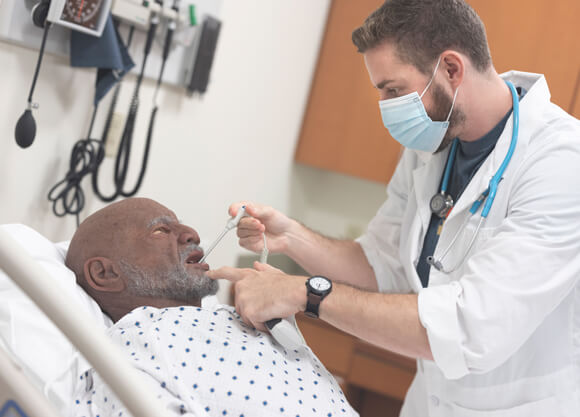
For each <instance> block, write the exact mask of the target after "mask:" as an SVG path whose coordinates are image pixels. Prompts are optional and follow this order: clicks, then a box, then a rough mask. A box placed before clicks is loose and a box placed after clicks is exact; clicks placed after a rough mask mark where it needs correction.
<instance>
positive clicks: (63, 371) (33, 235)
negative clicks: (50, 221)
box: [0, 225, 166, 417]
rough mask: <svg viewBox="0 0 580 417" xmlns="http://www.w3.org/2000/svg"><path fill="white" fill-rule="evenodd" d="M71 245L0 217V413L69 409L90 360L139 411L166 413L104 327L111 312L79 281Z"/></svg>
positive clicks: (11, 416)
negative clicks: (70, 261)
mask: <svg viewBox="0 0 580 417" xmlns="http://www.w3.org/2000/svg"><path fill="white" fill-rule="evenodd" d="M66 250H67V244H66V243H61V244H53V243H52V242H50V241H49V240H47V239H46V238H44V237H43V236H42V235H40V234H39V233H37V232H35V231H34V230H32V229H30V228H28V227H26V226H23V225H0V417H21V416H26V417H40V416H43V417H56V416H59V415H60V416H68V415H69V414H70V407H71V405H72V398H73V390H74V386H75V382H76V378H77V377H78V376H79V375H81V374H82V373H83V372H84V371H85V370H88V369H89V368H91V367H94V368H95V369H96V370H97V372H98V373H99V374H100V375H101V377H102V378H103V379H104V380H105V382H106V383H107V384H108V385H109V386H110V387H111V389H112V390H114V391H115V393H116V394H117V396H118V398H119V399H120V400H121V401H122V402H123V403H124V404H125V406H126V407H127V409H128V410H129V411H130V412H131V413H132V414H133V415H134V416H139V417H141V416H143V417H160V416H163V415H165V414H166V413H165V412H164V411H163V407H162V405H161V404H159V403H158V402H157V401H156V398H154V396H153V395H150V394H149V391H148V387H147V386H145V385H144V383H143V382H142V381H141V379H140V378H139V376H138V373H137V371H136V370H135V369H134V368H132V367H131V365H130V364H129V363H128V362H127V361H126V359H125V358H124V357H123V356H122V354H121V352H120V351H119V350H118V349H117V348H116V347H115V346H114V345H113V344H112V342H111V341H110V340H109V339H108V338H107V336H106V335H105V329H106V327H107V326H109V325H110V324H111V322H110V319H109V318H108V317H106V316H105V315H104V314H103V313H102V312H101V310H100V309H99V307H98V305H97V304H96V302H95V301H94V300H92V299H91V298H90V297H89V296H88V295H87V294H86V293H85V292H84V291H83V290H82V288H80V287H79V286H78V285H76V280H75V276H74V273H73V272H72V271H71V270H69V269H68V268H66V266H65V265H64V259H65V255H66ZM24 293H26V294H27V295H25V294H24ZM35 304H36V305H35ZM37 306H38V307H37ZM41 310H42V312H44V314H43V313H42V312H41ZM47 317H48V318H50V320H49V319H48V318H47ZM53 323H55V324H56V326H58V327H56V326H55V325H54V324H53ZM59 329H60V330H59ZM65 336H66V337H65ZM67 338H68V340H70V342H72V344H71V343H69V341H68V340H67ZM73 345H74V346H73ZM85 358H86V359H85ZM89 363H90V364H89ZM91 365H92V366H91Z"/></svg>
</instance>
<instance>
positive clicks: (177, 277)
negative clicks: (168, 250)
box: [120, 251, 219, 302]
mask: <svg viewBox="0 0 580 417" xmlns="http://www.w3.org/2000/svg"><path fill="white" fill-rule="evenodd" d="M188 253H191V252H190V251H189V252H188ZM182 257H183V256H182ZM120 267H121V270H122V272H123V273H124V274H125V275H126V276H127V278H128V282H127V290H128V291H129V293H130V294H132V295H135V296H141V297H156V298H167V299H170V300H176V301H184V302H191V301H194V300H201V299H202V298H203V297H205V296H206V295H214V294H215V293H217V290H218V288H219V285H218V283H217V281H214V280H213V279H211V278H209V277H207V276H206V275H205V274H202V273H201V271H200V274H199V275H198V274H192V273H189V272H188V271H187V270H186V269H185V266H184V265H183V263H181V264H180V265H176V266H175V268H174V270H173V271H170V272H169V273H167V272H166V273H161V275H166V276H164V277H159V276H157V277H156V276H155V275H156V273H155V272H153V271H144V270H143V269H141V268H138V267H137V266H135V265H131V264H129V263H128V262H125V261H121V262H120Z"/></svg>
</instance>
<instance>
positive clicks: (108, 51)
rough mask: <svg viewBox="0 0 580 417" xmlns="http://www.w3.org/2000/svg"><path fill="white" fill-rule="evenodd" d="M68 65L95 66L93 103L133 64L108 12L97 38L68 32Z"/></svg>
mask: <svg viewBox="0 0 580 417" xmlns="http://www.w3.org/2000/svg"><path fill="white" fill-rule="evenodd" d="M70 65H71V67H84V68H91V67H94V68H97V80H96V85H95V104H97V103H98V102H99V101H100V100H101V99H102V98H103V97H104V96H105V94H107V92H108V91H109V90H110V89H111V88H112V87H113V86H114V85H115V83H117V82H118V81H119V80H120V79H121V78H123V76H124V75H125V74H126V73H127V72H129V71H130V70H131V68H133V67H134V66H135V63H134V62H133V60H132V59H131V56H130V55H129V51H128V50H127V47H126V46H125V44H124V43H123V40H122V39H121V36H120V35H119V32H118V30H117V27H116V25H115V24H114V23H113V18H112V17H111V15H109V17H108V18H107V23H106V24H105V27H104V29H103V33H102V35H101V36H100V37H96V36H92V35H88V34H85V33H82V32H77V31H74V30H73V31H72V32H71V43H70Z"/></svg>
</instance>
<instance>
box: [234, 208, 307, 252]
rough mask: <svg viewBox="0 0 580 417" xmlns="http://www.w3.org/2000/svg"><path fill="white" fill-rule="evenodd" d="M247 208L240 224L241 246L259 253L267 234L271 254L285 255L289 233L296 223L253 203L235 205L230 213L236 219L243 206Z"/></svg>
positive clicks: (270, 209) (271, 209) (273, 210)
mask: <svg viewBox="0 0 580 417" xmlns="http://www.w3.org/2000/svg"><path fill="white" fill-rule="evenodd" d="M243 205H245V206H246V213H247V214H248V215H249V216H251V217H244V218H242V220H240V223H239V224H238V230H237V232H238V237H239V239H240V246H241V247H243V248H246V249H248V250H251V251H253V252H259V251H261V250H262V248H263V247H264V239H263V237H262V233H264V231H265V232H266V240H267V245H268V250H269V251H270V252H271V253H283V252H284V251H285V250H286V249H287V247H288V237H287V233H288V232H289V231H290V229H291V228H292V226H293V225H294V224H296V222H295V221H294V220H292V219H290V218H289V217H287V216H286V215H284V214H282V213H281V212H279V211H278V210H275V209H273V208H272V207H268V206H262V205H260V204H253V203H243V202H240V203H234V204H232V205H231V206H230V208H229V213H230V215H231V216H232V217H234V216H235V215H236V214H237V213H238V210H239V209H240V207H241V206H243Z"/></svg>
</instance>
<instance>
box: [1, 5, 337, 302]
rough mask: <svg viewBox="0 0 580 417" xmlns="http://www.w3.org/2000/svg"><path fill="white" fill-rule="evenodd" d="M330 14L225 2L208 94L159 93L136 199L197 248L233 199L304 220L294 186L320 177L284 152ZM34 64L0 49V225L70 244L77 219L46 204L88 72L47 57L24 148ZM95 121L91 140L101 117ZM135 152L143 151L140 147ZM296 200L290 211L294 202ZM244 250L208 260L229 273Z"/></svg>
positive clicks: (76, 131)
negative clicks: (30, 140) (33, 130)
mask: <svg viewBox="0 0 580 417" xmlns="http://www.w3.org/2000/svg"><path fill="white" fill-rule="evenodd" d="M328 5H329V0H318V1H311V0H296V1H293V2H278V1H276V2H272V1H262V0H244V1H243V2H240V1H237V0H224V3H223V6H222V10H221V16H220V17H221V19H222V20H223V27H222V32H221V35H220V40H219V44H218V50H217V54H216V59H215V61H214V66H213V70H212V75H211V81H210V85H209V89H208V92H207V93H206V94H205V95H204V96H203V97H201V98H199V97H194V98H189V97H187V96H186V95H185V94H183V93H182V92H181V91H180V90H178V89H176V88H174V87H164V88H163V89H162V91H161V94H160V103H161V106H162V109H161V110H160V113H159V114H158V117H157V124H156V127H155V137H154V143H153V145H152V153H151V157H150V161H149V166H148V170H147V175H146V178H145V181H144V184H143V187H142V189H141V191H140V193H139V195H141V196H148V197H151V198H154V199H157V200H159V201H160V202H162V203H163V204H165V205H167V206H168V207H170V208H172V209H174V210H175V212H176V213H177V215H178V216H179V217H180V219H181V220H182V221H184V222H186V223H189V224H191V225H193V226H194V227H195V228H197V230H198V231H199V233H200V235H201V236H202V239H203V240H211V239H213V238H214V236H216V235H217V233H218V232H219V231H221V230H222V228H223V227H224V225H225V222H226V220H227V211H226V210H227V207H228V204H229V203H230V202H232V201H235V200H238V199H252V200H256V201H261V202H265V203H267V204H271V205H272V206H274V207H277V208H279V209H281V210H283V211H286V212H289V211H294V212H297V213H299V214H301V215H303V216H306V217H307V213H308V212H309V210H308V209H307V208H305V207H302V206H301V204H308V193H309V189H308V187H306V188H305V187H304V186H301V185H300V184H304V181H306V182H309V181H308V177H309V176H310V175H312V176H313V178H315V177H316V176H318V175H325V174H320V173H317V172H315V171H312V172H309V170H308V169H302V170H300V169H298V171H301V172H298V173H297V172H295V171H296V169H295V168H294V164H293V153H294V148H295V144H296V141H297V138H298V135H299V131H300V127H301V121H302V115H303V112H304V108H305V105H306V101H307V98H308V93H309V89H310V82H311V78H312V74H313V71H314V67H315V64H316V60H317V56H318V50H319V46H320V42H321V38H322V35H323V32H324V23H325V20H326V13H327V9H328ZM36 57H37V51H33V50H28V49H24V48H21V47H18V46H14V45H11V44H7V43H5V42H0V65H1V68H2V69H1V72H0V114H2V117H1V118H0V131H1V132H3V134H2V136H1V144H0V201H1V203H0V223H2V224H3V223H15V222H18V223H25V224H28V225H30V226H31V227H33V228H34V229H36V230H38V231H39V232H40V233H42V234H44V235H45V236H47V237H48V238H50V239H52V240H55V241H58V240H65V239H69V238H70V237H71V236H72V234H73V232H74V230H75V221H74V219H73V217H71V216H68V217H67V218H64V219H63V218H56V217H55V216H54V215H53V214H52V211H51V210H52V209H51V205H50V204H49V203H48V201H47V198H46V196H47V192H48V190H49V189H50V187H52V185H54V184H55V183H56V182H57V181H59V180H60V179H62V178H63V177H64V174H65V172H66V170H67V169H68V164H69V156H70V152H71V148H72V146H73V144H74V143H75V142H76V141H77V140H78V139H80V138H81V137H83V136H84V135H86V130H87V127H88V122H89V117H90V112H91V102H92V95H93V87H92V86H93V82H94V72H93V71H92V70H91V71H88V70H78V69H76V70H73V69H71V68H70V67H68V63H67V62H66V61H65V60H64V59H63V58H59V57H55V56H51V55H48V56H46V57H45V60H44V62H43V66H42V70H41V74H40V78H39V81H38V84H37V88H36V92H35V101H37V102H38V103H39V104H40V108H39V109H38V110H37V111H36V112H35V115H36V121H37V127H38V132H37V136H36V141H35V143H34V144H33V145H32V146H31V147H30V148H28V149H25V150H22V149H20V148H18V147H17V146H16V144H15V142H14V138H13V132H14V125H15V123H16V120H17V119H18V117H19V116H20V114H21V113H22V111H23V110H24V107H25V103H26V95H27V93H28V89H29V86H30V81H31V78H32V74H33V69H34V65H35V62H36ZM134 81H135V77H134V76H132V75H131V76H128V78H127V80H126V82H125V84H124V85H123V89H122V95H121V106H120V107H119V108H127V105H128V101H129V98H130V93H131V92H132V87H133V85H134ZM153 90H154V83H153V82H152V81H151V80H146V82H145V84H144V87H143V88H142V93H141V106H140V113H139V118H138V128H137V131H136V135H135V137H136V138H137V141H138V142H141V141H142V140H143V138H144V137H145V133H146V126H145V125H146V124H147V117H148V115H149V111H150V103H151V100H152V95H153ZM103 107H104V108H107V105H105V106H103ZM102 113H104V111H101V116H103V114H102ZM99 123H101V124H99ZM97 124H98V125H99V126H98V127H97V129H96V132H100V131H101V126H102V117H99V118H98V120H97ZM136 146H137V145H136ZM134 153H135V155H139V154H140V148H139V147H138V146H137V148H136V149H135V150H134ZM136 159H138V158H136ZM136 159H135V160H134V163H133V165H132V167H133V168H132V169H131V173H130V174H131V175H132V176H131V177H130V179H129V182H130V183H131V184H133V183H134V182H133V181H134V180H135V176H136V175H135V174H136V172H135V171H137V170H136V168H135V165H136V164H138V161H137V160H136ZM106 167H108V168H106ZM105 170H106V172H104V173H103V174H102V178H101V181H102V184H103V187H102V188H104V189H105V191H109V189H108V188H107V187H106V185H109V184H110V183H111V181H112V179H111V177H110V173H111V172H112V166H111V164H110V162H108V165H106V166H105V167H104V168H103V171H105ZM83 186H84V189H85V191H86V197H87V205H86V208H85V210H84V212H83V213H82V218H84V217H85V216H86V215H88V214H89V213H91V212H93V211H95V210H96V209H98V208H100V207H102V206H103V205H104V204H103V203H101V202H99V201H98V200H97V199H96V198H95V197H94V195H93V193H92V190H91V189H90V182H89V181H87V180H85V181H84V182H83ZM293 190H294V191H293ZM296 192H298V194H299V195H298V197H297V200H299V202H298V203H295V204H293V205H292V204H290V200H291V199H292V194H293V193H294V194H296ZM297 204H298V205H297ZM317 210H318V208H316V207H314V211H315V212H316V211H317ZM242 252H243V250H241V249H239V248H238V247H237V242H236V239H235V236H234V233H233V232H232V233H231V235H230V236H228V237H227V238H226V239H224V241H223V243H222V244H221V245H220V247H218V248H217V249H216V250H215V252H214V253H213V254H212V256H211V257H210V259H209V262H210V264H212V265H214V266H219V265H223V264H229V265H233V264H235V262H236V259H237V256H238V254H240V253H242ZM222 297H224V296H223V294H222Z"/></svg>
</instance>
